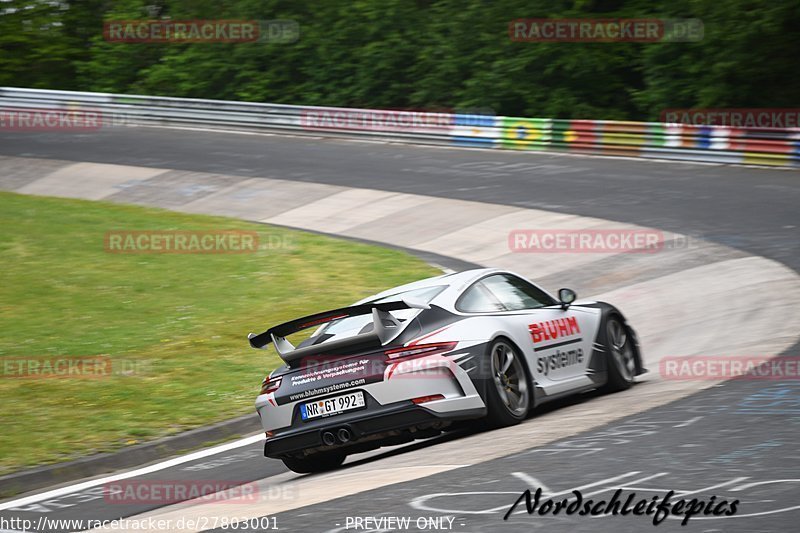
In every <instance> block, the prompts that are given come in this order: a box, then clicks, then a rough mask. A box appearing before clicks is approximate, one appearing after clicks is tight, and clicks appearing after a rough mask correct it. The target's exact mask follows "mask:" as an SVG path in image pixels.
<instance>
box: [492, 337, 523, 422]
mask: <svg viewBox="0 0 800 533" xmlns="http://www.w3.org/2000/svg"><path fill="white" fill-rule="evenodd" d="M488 356H489V369H490V372H491V375H490V376H489V379H487V380H486V409H487V414H486V421H487V423H488V425H489V426H490V427H496V428H497V427H506V426H513V425H515V424H519V423H520V422H522V421H523V420H525V417H526V416H528V411H529V410H530V407H531V395H532V394H533V388H532V387H531V386H530V379H529V377H528V371H527V368H526V366H525V362H524V361H523V359H522V355H521V354H520V352H519V350H517V348H516V347H515V346H514V345H513V344H511V342H509V341H507V340H505V339H497V340H496V341H494V342H493V343H492V344H491V347H490V348H489V354H488Z"/></svg>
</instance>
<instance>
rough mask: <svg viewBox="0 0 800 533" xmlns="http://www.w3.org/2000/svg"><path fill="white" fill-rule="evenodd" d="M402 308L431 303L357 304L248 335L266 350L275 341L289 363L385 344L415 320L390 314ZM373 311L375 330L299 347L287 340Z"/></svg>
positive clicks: (252, 343) (408, 300) (252, 344)
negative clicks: (305, 358)
mask: <svg viewBox="0 0 800 533" xmlns="http://www.w3.org/2000/svg"><path fill="white" fill-rule="evenodd" d="M400 309H430V306H429V305H428V304H427V303H424V302H420V301H416V300H411V299H405V300H396V301H391V302H382V303H366V304H360V305H353V306H350V307H342V308H340V309H333V310H331V311H324V312H322V313H317V314H315V315H309V316H306V317H303V318H298V319H296V320H292V321H290V322H286V323H284V324H280V325H278V326H275V327H272V328H269V329H268V330H267V331H265V332H263V333H259V334H258V335H256V334H255V333H250V334H249V335H248V336H247V338H248V340H249V341H250V346H252V347H253V348H259V349H264V348H266V346H267V345H268V344H270V343H272V344H273V345H274V346H275V350H276V351H277V352H278V355H280V356H281V358H282V359H283V360H284V361H286V362H287V363H289V362H291V361H295V360H297V359H300V358H302V357H305V356H308V355H312V354H318V353H319V352H320V351H321V350H325V351H326V352H327V351H331V350H336V349H341V348H345V347H348V346H355V345H361V344H369V343H374V344H377V345H378V346H383V345H385V344H387V343H389V342H391V341H392V340H394V339H395V338H396V337H397V336H398V335H400V333H402V332H403V330H404V329H405V328H406V326H408V324H409V323H410V322H411V321H407V322H405V323H401V322H400V321H399V320H397V319H396V318H395V317H393V316H392V315H391V314H390V313H389V311H397V310H400ZM369 314H371V315H372V326H373V327H372V330H371V331H367V332H365V333H359V334H358V335H352V336H350V337H346V338H343V339H336V340H332V341H329V342H324V341H323V342H322V343H321V344H312V345H310V346H304V347H302V348H295V346H294V345H293V344H292V343H291V342H289V341H287V340H286V337H287V336H289V335H291V334H292V333H297V332H298V331H302V330H304V329H307V328H310V327H315V326H321V325H322V324H325V323H327V322H333V321H334V320H338V319H340V318H347V317H351V316H360V315H369Z"/></svg>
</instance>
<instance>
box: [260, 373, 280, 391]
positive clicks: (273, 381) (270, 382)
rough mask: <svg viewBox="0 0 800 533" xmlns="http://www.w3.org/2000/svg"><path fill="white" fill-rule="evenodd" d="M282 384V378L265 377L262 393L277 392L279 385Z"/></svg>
mask: <svg viewBox="0 0 800 533" xmlns="http://www.w3.org/2000/svg"><path fill="white" fill-rule="evenodd" d="M280 386H281V378H270V377H269V376H267V377H265V378H264V381H262V382H261V394H269V393H270V392H275V391H276V390H278V387H280Z"/></svg>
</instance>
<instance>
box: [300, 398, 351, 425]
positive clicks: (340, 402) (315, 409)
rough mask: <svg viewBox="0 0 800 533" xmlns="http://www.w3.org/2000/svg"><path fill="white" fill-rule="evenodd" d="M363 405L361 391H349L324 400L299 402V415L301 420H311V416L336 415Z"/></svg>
mask: <svg viewBox="0 0 800 533" xmlns="http://www.w3.org/2000/svg"><path fill="white" fill-rule="evenodd" d="M365 405H366V404H365V403H364V393H363V392H361V391H357V392H350V393H348V394H342V395H339V396H334V397H332V398H326V399H324V400H315V401H313V402H306V403H304V404H301V405H300V416H301V417H302V419H303V420H311V419H312V418H319V417H321V416H332V415H338V414H339V413H343V412H345V411H350V410H352V409H359V408H361V407H364V406H365Z"/></svg>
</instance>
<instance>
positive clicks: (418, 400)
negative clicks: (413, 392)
mask: <svg viewBox="0 0 800 533" xmlns="http://www.w3.org/2000/svg"><path fill="white" fill-rule="evenodd" d="M436 400H444V395H443V394H434V395H433V396H420V397H419V398H413V399H412V400H411V401H412V402H414V403H415V404H417V405H419V404H421V403H428V402H435V401H436Z"/></svg>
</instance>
